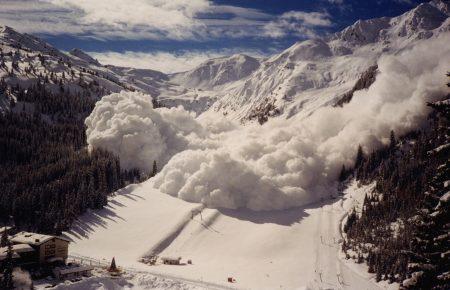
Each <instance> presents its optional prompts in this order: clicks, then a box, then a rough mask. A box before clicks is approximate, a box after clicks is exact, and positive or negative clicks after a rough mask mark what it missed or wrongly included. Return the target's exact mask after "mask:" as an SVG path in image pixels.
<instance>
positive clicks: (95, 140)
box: [85, 91, 203, 171]
mask: <svg viewBox="0 0 450 290" xmlns="http://www.w3.org/2000/svg"><path fill="white" fill-rule="evenodd" d="M85 123H86V126H87V130H86V134H87V141H88V143H89V145H90V146H92V147H102V148H106V149H108V150H110V151H111V152H113V153H114V154H116V155H118V156H120V159H121V163H122V165H123V166H124V167H125V168H133V167H137V168H141V169H143V170H145V171H150V170H151V168H152V164H153V161H157V163H158V164H165V163H166V162H167V161H168V160H169V159H170V158H171V157H172V156H173V155H174V154H175V153H178V152H180V151H182V150H185V149H187V148H188V145H189V143H190V141H189V139H190V138H191V137H190V136H195V137H192V138H193V139H201V138H202V137H201V135H202V130H203V128H202V127H201V126H200V124H198V123H197V121H196V120H195V119H194V118H193V116H192V115H190V114H189V113H188V112H187V111H185V110H183V109H181V108H180V109H179V108H172V109H166V108H162V109H157V110H155V109H153V106H152V102H151V97H150V96H148V95H144V94H141V93H134V92H124V91H123V92H121V93H114V94H111V95H109V96H105V97H103V98H102V100H101V101H99V102H98V103H97V104H96V106H95V108H94V110H93V112H92V113H91V115H90V116H89V117H88V118H87V119H86V121H85ZM196 134H199V136H197V135H196Z"/></svg>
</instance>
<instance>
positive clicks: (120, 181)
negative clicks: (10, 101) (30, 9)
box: [0, 80, 140, 233]
mask: <svg viewBox="0 0 450 290" xmlns="http://www.w3.org/2000/svg"><path fill="white" fill-rule="evenodd" d="M2 92H3V93H5V92H7V94H6V95H10V96H11V95H14V96H16V98H17V99H18V101H22V102H28V103H31V104H33V106H34V108H35V109H34V110H33V112H30V110H25V109H24V110H20V109H19V110H17V109H15V110H11V111H10V112H7V113H4V114H3V115H2V114H0V224H1V222H3V223H10V222H11V218H12V220H13V222H14V223H15V225H16V227H18V228H19V229H24V230H30V231H37V232H43V233H60V232H61V231H62V230H66V229H68V228H69V227H70V225H71V223H72V222H73V221H74V219H75V218H76V217H77V216H78V215H80V214H82V213H83V212H85V211H86V210H87V209H88V208H92V209H98V208H102V207H103V206H105V205H106V203H107V196H108V194H110V193H111V192H113V191H115V190H117V189H119V188H121V187H123V186H124V185H125V184H126V183H127V182H136V181H139V179H140V172H139V171H138V170H137V169H133V170H129V171H125V170H122V169H121V167H120V161H119V159H118V158H117V157H116V156H114V155H113V154H111V153H109V152H107V151H105V150H100V149H93V150H92V151H91V152H89V151H88V149H87V143H86V133H85V130H86V128H85V125H84V122H83V119H84V116H87V115H89V113H90V112H91V111H92V109H93V108H94V104H95V101H94V100H93V99H92V98H91V97H90V96H87V95H79V94H75V95H72V94H70V92H62V91H60V92H59V93H52V92H50V91H49V90H47V89H46V86H45V84H44V83H43V82H41V81H38V82H37V83H36V84H35V85H32V86H30V87H28V88H26V89H24V88H22V87H20V86H18V85H14V86H11V85H9V84H6V82H5V81H4V80H0V94H1V93H2ZM22 104H23V103H22ZM18 105H19V104H18Z"/></svg>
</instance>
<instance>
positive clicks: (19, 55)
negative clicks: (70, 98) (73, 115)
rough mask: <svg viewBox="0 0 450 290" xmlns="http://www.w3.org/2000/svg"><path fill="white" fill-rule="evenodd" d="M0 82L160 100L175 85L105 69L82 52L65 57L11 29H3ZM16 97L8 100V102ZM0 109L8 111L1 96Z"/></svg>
mask: <svg viewBox="0 0 450 290" xmlns="http://www.w3.org/2000/svg"><path fill="white" fill-rule="evenodd" d="M0 51H1V53H2V54H1V57H2V63H1V64H0V78H2V79H4V80H5V82H6V83H7V84H8V85H10V86H13V85H15V84H20V86H21V87H22V88H26V87H28V86H31V85H33V84H36V82H37V81H38V80H41V82H44V79H46V78H48V81H47V80H46V81H45V82H44V83H45V86H46V88H47V89H48V90H50V91H53V92H60V90H61V87H62V88H63V89H64V91H66V92H67V91H70V92H71V93H79V94H82V95H88V96H91V97H93V98H100V97H102V96H104V95H106V94H110V93H111V92H119V91H121V90H128V91H135V90H137V91H142V92H146V93H149V94H151V95H152V96H154V97H155V96H157V95H158V94H159V92H160V90H161V89H165V90H170V89H171V87H176V86H175V85H172V84H169V83H167V80H168V77H167V75H165V74H164V73H161V72H158V71H154V70H145V69H132V68H122V67H115V66H103V65H101V64H100V63H99V62H98V61H97V60H95V59H93V58H92V57H91V56H89V55H88V54H86V53H85V52H83V51H82V50H80V49H73V50H71V51H70V52H69V53H68V54H65V53H63V52H61V51H59V50H57V49H56V48H54V47H52V46H51V45H49V44H48V43H46V42H44V41H42V40H40V39H39V38H37V37H34V36H31V35H28V34H21V33H18V32H17V31H15V30H14V29H12V28H10V27H6V26H5V27H2V26H0ZM11 97H12V98H13V99H14V98H15V96H9V98H11ZM0 99H1V100H0V109H1V110H3V109H7V107H8V106H9V100H6V96H0Z"/></svg>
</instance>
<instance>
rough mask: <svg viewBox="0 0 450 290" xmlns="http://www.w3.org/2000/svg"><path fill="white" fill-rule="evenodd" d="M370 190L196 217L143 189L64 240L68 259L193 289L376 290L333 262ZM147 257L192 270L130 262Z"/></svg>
mask: <svg viewBox="0 0 450 290" xmlns="http://www.w3.org/2000/svg"><path fill="white" fill-rule="evenodd" d="M369 189H370V188H369V187H366V188H359V189H358V188H357V187H356V185H355V184H352V185H351V186H350V187H349V188H348V190H347V191H346V193H345V195H344V197H342V198H341V199H335V200H329V201H325V202H323V203H319V204H314V205H310V206H305V207H302V208H295V209H290V210H284V211H273V212H253V211H249V210H238V211H235V210H225V209H203V210H202V211H201V213H198V214H196V215H195V214H192V212H193V211H194V212H195V211H198V210H199V207H198V206H199V205H198V204H193V203H187V202H184V201H182V200H179V199H176V198H173V197H171V196H168V195H165V194H161V193H159V192H158V191H156V190H155V189H153V187H152V186H151V181H149V182H146V183H143V184H141V185H137V186H136V185H135V186H131V187H128V188H126V189H124V190H122V191H121V192H119V193H118V194H117V195H116V196H115V197H113V198H112V199H111V201H110V203H109V205H108V207H107V208H106V209H104V210H101V211H97V212H91V213H88V214H86V215H84V216H83V217H82V218H81V219H80V221H79V222H78V223H77V224H76V226H75V227H74V229H73V231H72V232H70V233H67V235H68V236H69V237H70V238H71V239H72V240H73V242H72V243H71V246H70V251H71V252H72V253H78V254H80V255H83V256H87V257H91V258H94V259H100V260H101V259H105V261H108V260H110V259H111V258H112V257H113V256H114V257H116V261H117V262H118V263H119V265H121V266H123V267H125V268H128V269H133V271H138V272H140V273H148V274H149V277H154V276H157V277H166V278H168V279H171V280H175V281H176V280H177V279H179V282H181V283H183V281H184V283H185V284H186V285H191V286H192V285H194V286H195V287H200V288H202V287H204V288H206V289H208V288H211V287H212V286H214V288H220V287H236V288H240V289H361V290H364V289H367V290H372V289H373V290H375V289H383V288H385V287H387V286H383V285H381V284H377V283H375V282H374V280H373V277H372V275H370V274H367V273H366V272H365V269H364V266H362V265H356V264H354V263H353V262H351V261H347V260H345V259H344V258H343V257H342V256H341V255H340V244H339V241H340V240H341V238H342V237H341V235H340V224H341V221H342V219H343V217H344V216H345V214H346V212H347V210H348V209H350V208H352V207H353V206H354V205H355V204H357V203H358V201H360V200H361V199H362V198H363V197H364V193H365V192H366V191H367V190H369ZM152 249H157V251H158V252H159V253H160V255H161V256H165V255H167V256H174V255H176V256H181V257H182V258H183V261H184V262H186V260H187V259H191V260H192V262H193V263H192V265H189V264H185V265H181V266H169V265H157V266H147V265H144V264H142V263H139V262H137V260H138V258H139V257H141V256H142V255H145V254H146V253H148V252H149V251H150V250H152ZM150 274H152V275H150ZM228 277H233V278H234V279H236V283H234V284H230V283H228V282H227V278H228ZM141 282H142V279H141ZM142 285H145V283H141V284H140V285H139V286H137V285H135V286H136V287H137V288H145V287H144V286H142ZM174 285H175V284H174ZM176 285H178V284H176ZM177 287H178V286H174V288H177ZM389 288H395V285H390V287H389Z"/></svg>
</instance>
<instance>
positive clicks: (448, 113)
mask: <svg viewBox="0 0 450 290" xmlns="http://www.w3.org/2000/svg"><path fill="white" fill-rule="evenodd" d="M448 98H449V96H447V100H444V101H441V102H437V103H433V104H429V106H430V107H431V108H432V112H431V113H430V115H429V118H428V124H427V126H426V127H425V128H424V129H422V130H419V131H415V132H411V133H410V134H408V135H406V136H402V137H401V138H399V139H397V138H396V136H395V134H394V132H392V133H391V140H390V145H389V146H387V147H385V148H381V149H379V150H376V151H373V152H371V153H370V154H364V152H363V151H362V149H361V148H360V150H359V151H358V154H357V157H356V164H355V168H354V175H355V176H356V179H357V180H358V181H359V182H360V183H362V184H369V183H372V182H375V183H376V186H375V189H374V191H373V193H372V194H369V195H367V196H366V197H365V199H364V203H363V205H362V208H361V209H360V210H356V209H355V210H354V211H353V212H351V213H350V214H349V216H348V218H347V222H346V224H345V225H344V232H345V233H346V237H347V238H346V240H345V241H344V243H343V245H342V249H343V251H344V252H345V253H346V255H347V258H353V259H355V260H356V261H357V262H359V263H362V262H365V263H367V265H368V267H369V272H371V273H375V274H376V280H377V281H380V280H388V281H390V282H398V283H400V285H401V288H402V289H450V272H449V270H450V213H449V203H450V198H449V197H450V196H449V186H450V184H449V181H448V179H449V176H450V166H449V165H450V160H449V158H450V137H449V136H450V134H449V133H450V130H449V129H450V123H449V117H450V104H449V100H448ZM348 174H349V172H345V173H343V175H344V176H345V175H348Z"/></svg>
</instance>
